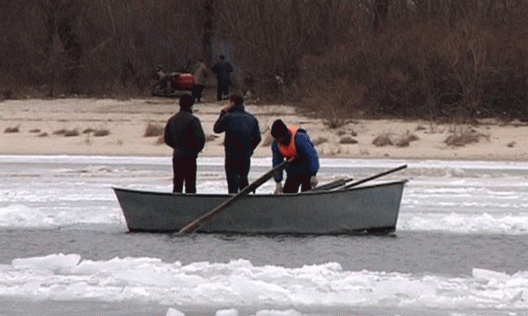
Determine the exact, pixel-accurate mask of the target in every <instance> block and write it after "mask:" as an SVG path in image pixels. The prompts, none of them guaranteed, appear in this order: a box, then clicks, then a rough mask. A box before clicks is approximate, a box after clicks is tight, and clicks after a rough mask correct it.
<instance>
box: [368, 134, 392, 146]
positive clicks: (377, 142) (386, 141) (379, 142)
mask: <svg viewBox="0 0 528 316" xmlns="http://www.w3.org/2000/svg"><path fill="white" fill-rule="evenodd" d="M372 144H373V145H374V146H377V147H383V146H387V145H392V140H391V139H390V135H389V134H382V135H379V136H377V137H376V138H374V140H373V141H372Z"/></svg>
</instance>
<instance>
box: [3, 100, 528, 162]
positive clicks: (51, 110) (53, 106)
mask: <svg viewBox="0 0 528 316" xmlns="http://www.w3.org/2000/svg"><path fill="white" fill-rule="evenodd" d="M177 102H178V99H177V98H174V99H167V98H147V99H131V100H114V99H49V100H48V99H44V100H41V99H28V100H5V101H3V102H0V109H1V114H0V119H1V120H0V154H17V155H33V154H43V155H47V154H49V155H62V154H64V155H118V156H170V155H171V148H169V147H168V146H166V145H165V144H163V142H162V141H161V139H160V134H159V132H160V130H161V131H162V130H163V128H164V127H165V123H166V122H167V120H168V118H169V117H170V116H171V115H172V114H174V113H175V112H177V111H178V109H179V106H178V103H177ZM225 105H226V104H225V102H221V103H219V102H216V101H215V102H204V103H198V104H196V105H195V106H194V113H195V114H196V115H197V116H198V117H199V118H200V120H201V122H202V125H203V128H204V131H205V134H206V137H207V143H206V145H205V148H204V150H203V152H202V153H201V156H211V157H215V156H223V154H224V148H223V137H224V136H223V134H221V135H216V134H215V133H214V132H213V124H214V122H215V121H216V119H217V118H218V113H219V112H220V110H221V109H222V107H224V106H225ZM246 110H247V111H249V112H251V113H253V114H255V116H256V117H257V118H258V120H259V123H260V128H261V131H262V132H263V141H262V143H261V144H260V145H259V147H258V148H257V151H256V153H255V156H257V157H266V156H270V155H271V149H270V143H271V139H270V136H269V129H270V126H271V124H272V123H273V121H274V120H275V119H277V118H281V119H282V120H283V121H285V122H286V123H287V124H300V125H301V126H302V127H303V128H305V129H306V130H308V131H309V133H310V136H311V137H312V139H313V140H314V142H315V143H316V145H317V149H318V151H319V153H320V155H321V156H322V157H339V158H398V159H469V160H524V159H527V158H528V125H527V124H525V123H521V122H515V121H514V122H510V123H508V124H505V123H503V122H500V121H497V120H485V121H481V122H480V123H479V124H478V125H472V126H469V125H454V124H437V123H431V122H427V121H403V120H363V119H360V120H353V121H350V122H348V124H346V125H344V126H341V127H339V128H330V127H329V126H328V125H327V124H326V122H325V120H323V119H320V118H313V117H309V116H305V115H302V114H301V113H299V112H297V111H296V109H295V108H293V107H291V106H284V105H251V104H249V105H247V106H246ZM147 134H152V135H153V136H147Z"/></svg>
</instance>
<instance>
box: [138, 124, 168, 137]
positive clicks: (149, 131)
mask: <svg viewBox="0 0 528 316" xmlns="http://www.w3.org/2000/svg"><path fill="white" fill-rule="evenodd" d="M164 131H165V129H164V128H163V126H160V125H158V124H155V123H151V122H149V123H147V127H146V128H145V133H144V134H143V137H156V136H160V135H163V133H164Z"/></svg>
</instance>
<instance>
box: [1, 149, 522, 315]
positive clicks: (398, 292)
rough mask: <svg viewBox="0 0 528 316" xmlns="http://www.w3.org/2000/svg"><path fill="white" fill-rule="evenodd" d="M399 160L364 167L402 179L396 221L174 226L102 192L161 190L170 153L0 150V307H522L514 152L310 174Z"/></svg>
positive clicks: (334, 163) (205, 167)
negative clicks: (359, 230) (214, 231)
mask: <svg viewBox="0 0 528 316" xmlns="http://www.w3.org/2000/svg"><path fill="white" fill-rule="evenodd" d="M198 164H199V168H198V186H197V189H198V191H199V192H200V193H226V192H227V186H226V183H225V180H224V179H225V175H224V170H223V158H200V159H199V161H198ZM402 164H407V165H408V168H407V169H405V170H403V171H400V172H397V173H394V174H390V175H388V176H386V177H383V178H380V179H379V180H378V181H385V180H394V179H402V178H405V179H408V180H409V182H408V183H407V184H406V188H405V190H404V194H403V199H402V205H401V211H400V217H399V220H398V225H397V229H396V233H395V234H394V235H389V236H318V237H315V236H308V237H301V238H299V237H291V236H275V237H266V236H224V235H193V236H189V237H174V236H171V235H159V234H130V233H127V229H126V224H125V221H124V217H123V216H122V214H121V211H120V208H119V205H118V203H117V200H116V198H115V196H114V193H113V191H112V187H125V188H134V189H146V190H152V191H171V189H172V180H171V177H172V169H171V160H170V158H155V157H103V156H0V165H1V168H0V179H1V181H0V244H1V250H0V315H169V314H174V313H177V311H180V312H182V313H184V314H185V315H214V314H215V313H220V314H222V313H224V314H228V315H231V314H234V313H235V311H236V312H238V313H239V315H255V314H256V315H422V314H428V315H525V314H526V313H528V303H527V299H528V266H527V262H528V260H527V259H528V254H527V253H528V238H527V235H528V190H527V188H528V163H524V162H484V161H467V162H466V161H432V160H425V161H413V160H390V159H387V160H357V159H322V160H321V170H320V173H319V175H318V176H319V181H320V183H325V182H328V181H331V180H334V179H337V178H339V177H344V176H352V177H354V178H355V179H357V180H359V179H361V178H365V177H368V176H371V175H374V174H376V173H379V172H383V171H385V170H388V169H392V168H395V167H397V166H400V165H402ZM270 165H271V162H270V159H269V158H258V159H254V160H253V161H252V169H251V173H250V178H251V179H250V181H251V180H254V179H256V178H257V177H258V176H259V175H261V174H262V173H264V172H265V171H267V170H269V168H270ZM273 189H274V184H273V183H272V182H271V181H269V182H268V183H266V184H264V185H263V186H262V187H261V188H260V189H259V190H258V192H266V193H269V192H272V191H273ZM31 311H33V312H34V313H33V314H32V312H31ZM37 311H38V312H37ZM266 313H268V314H266Z"/></svg>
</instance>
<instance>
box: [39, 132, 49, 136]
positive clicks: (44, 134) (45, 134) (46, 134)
mask: <svg viewBox="0 0 528 316" xmlns="http://www.w3.org/2000/svg"><path fill="white" fill-rule="evenodd" d="M37 136H38V137H48V136H49V135H48V133H46V132H42V133H40V134H38V135H37Z"/></svg>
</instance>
